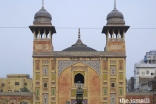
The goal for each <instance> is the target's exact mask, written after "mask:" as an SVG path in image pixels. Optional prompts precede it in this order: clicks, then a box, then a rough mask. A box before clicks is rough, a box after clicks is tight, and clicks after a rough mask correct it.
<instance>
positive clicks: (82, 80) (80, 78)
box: [74, 73, 84, 84]
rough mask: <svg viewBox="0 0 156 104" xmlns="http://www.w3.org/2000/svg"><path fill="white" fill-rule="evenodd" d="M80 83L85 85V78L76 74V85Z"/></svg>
mask: <svg viewBox="0 0 156 104" xmlns="http://www.w3.org/2000/svg"><path fill="white" fill-rule="evenodd" d="M78 81H80V82H81V83H83V84H84V76H83V75H82V74H80V73H78V74H76V75H75V78H74V83H77V82H78Z"/></svg>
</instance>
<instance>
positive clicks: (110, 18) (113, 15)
mask: <svg viewBox="0 0 156 104" xmlns="http://www.w3.org/2000/svg"><path fill="white" fill-rule="evenodd" d="M124 24H125V21H124V16H123V14H122V13H121V12H119V11H118V10H117V9H114V10H112V11H111V12H110V13H109V14H108V15H107V25H124Z"/></svg>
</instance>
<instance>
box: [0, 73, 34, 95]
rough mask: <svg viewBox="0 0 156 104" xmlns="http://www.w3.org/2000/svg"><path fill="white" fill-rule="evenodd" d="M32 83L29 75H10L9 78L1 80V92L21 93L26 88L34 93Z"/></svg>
mask: <svg viewBox="0 0 156 104" xmlns="http://www.w3.org/2000/svg"><path fill="white" fill-rule="evenodd" d="M32 82H33V80H32V78H30V76H29V75H28V74H9V75H7V78H0V92H20V91H21V90H20V89H21V88H24V87H25V88H27V89H28V90H29V91H30V92H32V90H33V87H32V86H33V85H32Z"/></svg>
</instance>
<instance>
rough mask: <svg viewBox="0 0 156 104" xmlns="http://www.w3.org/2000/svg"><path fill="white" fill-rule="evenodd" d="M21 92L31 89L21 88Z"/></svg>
mask: <svg viewBox="0 0 156 104" xmlns="http://www.w3.org/2000/svg"><path fill="white" fill-rule="evenodd" d="M20 92H29V90H28V89H27V88H26V87H23V88H20Z"/></svg>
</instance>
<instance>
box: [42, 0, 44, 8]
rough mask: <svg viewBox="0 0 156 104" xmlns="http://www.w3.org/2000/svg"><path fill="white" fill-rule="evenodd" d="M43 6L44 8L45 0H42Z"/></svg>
mask: <svg viewBox="0 0 156 104" xmlns="http://www.w3.org/2000/svg"><path fill="white" fill-rule="evenodd" d="M42 8H44V0H42Z"/></svg>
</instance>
